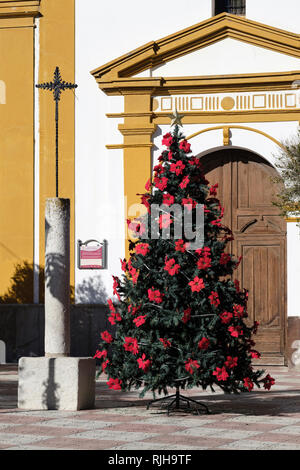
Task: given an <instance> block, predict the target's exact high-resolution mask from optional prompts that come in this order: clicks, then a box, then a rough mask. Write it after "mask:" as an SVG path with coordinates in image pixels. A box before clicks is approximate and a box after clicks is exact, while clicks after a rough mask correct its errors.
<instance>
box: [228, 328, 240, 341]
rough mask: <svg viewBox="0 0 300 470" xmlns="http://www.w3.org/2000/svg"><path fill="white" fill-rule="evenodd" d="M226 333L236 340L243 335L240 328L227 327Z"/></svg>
mask: <svg viewBox="0 0 300 470" xmlns="http://www.w3.org/2000/svg"><path fill="white" fill-rule="evenodd" d="M228 331H229V332H230V334H231V336H233V337H234V338H238V337H239V336H241V335H242V334H243V330H242V328H241V327H240V326H229V327H228Z"/></svg>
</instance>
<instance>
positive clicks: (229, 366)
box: [95, 124, 274, 396]
mask: <svg viewBox="0 0 300 470" xmlns="http://www.w3.org/2000/svg"><path fill="white" fill-rule="evenodd" d="M162 145H163V146H165V150H164V151H163V152H162V154H161V156H160V157H159V163H158V165H156V166H155V167H154V172H153V180H152V181H150V180H149V181H148V182H147V183H146V186H145V189H146V193H145V194H142V195H141V201H142V203H143V204H144V206H145V207H146V209H147V212H146V214H145V215H144V216H142V217H140V218H138V219H137V220H133V221H128V226H129V229H130V230H132V231H133V232H134V234H135V239H134V240H132V241H131V242H130V246H129V248H130V257H129V259H128V260H125V259H124V260H121V266H122V270H123V271H124V274H123V275H122V278H121V279H119V278H117V277H116V276H113V277H114V286H113V287H114V294H115V295H116V297H117V301H116V302H113V301H112V300H109V301H108V303H109V318H108V320H109V321H110V323H111V324H112V325H114V328H115V332H114V334H113V335H112V334H110V333H109V332H108V331H104V332H102V333H101V342H100V344H99V349H98V350H97V352H96V355H95V357H97V358H98V359H100V361H101V363H100V373H102V372H104V371H105V372H106V373H107V376H108V381H107V385H108V386H109V388H111V389H114V390H124V391H128V390H131V389H132V388H135V389H139V388H142V391H141V395H140V396H143V395H144V393H145V392H146V391H149V390H151V391H153V392H156V391H157V392H158V393H161V392H163V393H164V394H167V393H168V390H167V388H168V387H172V388H173V387H175V388H177V389H178V388H179V387H180V388H181V389H184V388H191V387H202V388H203V389H206V388H207V387H210V388H211V389H212V390H214V388H213V387H214V386H215V385H217V386H219V387H220V388H221V389H222V390H223V391H225V392H235V393H238V392H243V391H251V390H252V389H253V387H254V385H256V386H258V387H260V386H261V384H263V386H264V388H266V389H268V390H269V389H270V387H271V385H273V383H274V379H273V378H272V377H270V375H269V374H268V375H266V376H265V377H264V378H262V376H263V374H264V371H261V370H254V369H253V366H252V359H253V358H257V357H259V353H258V351H256V350H255V349H253V347H254V345H255V342H254V341H253V339H252V336H253V335H254V334H255V333H256V331H257V327H258V324H257V323H256V322H255V323H254V324H253V325H249V324H248V323H249V321H248V320H247V297H248V294H247V291H246V290H245V289H243V290H241V289H240V286H239V283H238V281H236V280H233V276H234V270H235V269H236V268H237V267H238V265H239V263H240V261H241V259H235V258H234V256H232V255H231V254H229V253H227V252H226V247H227V245H228V242H229V241H230V240H232V232H231V231H230V229H229V228H227V227H225V226H223V225H222V217H223V208H222V207H221V204H220V201H219V200H218V199H217V185H214V186H212V185H210V184H209V182H208V181H207V180H206V178H205V176H204V173H203V171H202V169H201V162H200V159H199V158H196V157H194V156H191V149H190V144H189V143H188V142H187V141H186V140H185V138H184V136H183V135H182V134H181V132H180V130H179V126H178V125H177V124H176V126H175V128H174V131H173V133H172V134H171V133H167V134H166V135H164V137H163V140H162ZM157 207H159V210H157ZM174 207H175V208H176V209H177V210H174V211H173V212H172V211H170V209H171V208H174ZM178 207H179V208H181V209H182V210H181V213H180V211H178ZM199 208H200V209H202V214H203V215H202V219H201V220H203V224H204V226H203V227H202V228H203V229H204V240H203V243H202V244H201V246H200V247H198V248H197V247H196V249H195V247H193V243H192V241H191V239H190V238H191V237H190V234H191V233H194V234H196V233H197V230H198V229H199V227H197V223H198V225H199V220H198V222H197V214H196V211H197V210H198V215H199ZM182 214H184V216H185V218H186V220H187V222H186V224H185V226H186V227H188V229H187V230H182V232H181V236H180V237H178V224H177V222H178V220H179V218H180V216H182ZM181 220H182V219H181Z"/></svg>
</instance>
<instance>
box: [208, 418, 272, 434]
mask: <svg viewBox="0 0 300 470" xmlns="http://www.w3.org/2000/svg"><path fill="white" fill-rule="evenodd" d="M205 427H206V429H215V428H216V427H217V428H218V429H220V430H221V429H222V430H223V431H224V432H226V431H228V432H230V433H231V431H232V430H235V431H240V430H242V431H247V432H248V431H254V432H258V431H259V432H268V431H273V430H276V429H278V424H270V423H249V424H248V423H243V422H242V423H241V422H233V421H222V422H219V423H218V424H216V423H210V424H207V425H206V426H205Z"/></svg>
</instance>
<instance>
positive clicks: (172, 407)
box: [147, 386, 209, 415]
mask: <svg viewBox="0 0 300 470" xmlns="http://www.w3.org/2000/svg"><path fill="white" fill-rule="evenodd" d="M157 402H161V403H162V405H161V408H167V412H168V415H169V414H170V411H184V412H186V413H195V412H196V413H197V414H198V415H199V414H201V413H200V410H201V409H202V411H206V414H209V409H208V408H207V406H206V405H205V404H204V403H201V402H199V401H196V400H193V399H192V398H188V397H184V396H183V395H181V394H180V392H179V386H177V387H176V393H175V394H173V395H169V396H166V397H163V398H157V399H156V400H152V401H150V402H149V403H148V405H147V410H149V407H150V406H151V405H152V404H153V403H157ZM164 402H165V405H164ZM168 402H170V403H169V404H168Z"/></svg>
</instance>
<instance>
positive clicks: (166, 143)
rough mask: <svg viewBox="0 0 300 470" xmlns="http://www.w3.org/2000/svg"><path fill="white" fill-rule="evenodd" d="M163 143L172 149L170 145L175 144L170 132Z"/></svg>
mask: <svg viewBox="0 0 300 470" xmlns="http://www.w3.org/2000/svg"><path fill="white" fill-rule="evenodd" d="M161 143H162V145H165V146H166V147H170V145H171V144H172V143H173V138H172V136H171V134H170V133H169V132H168V133H167V134H165V135H164V136H163V139H162V142H161Z"/></svg>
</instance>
